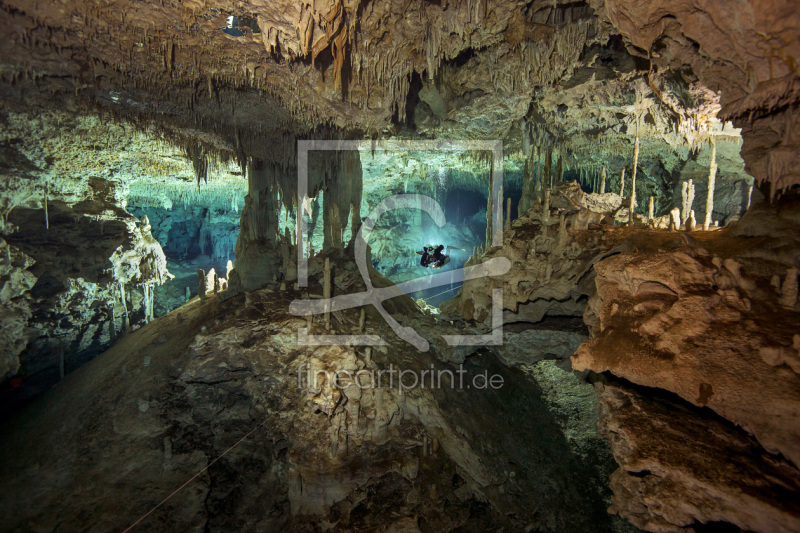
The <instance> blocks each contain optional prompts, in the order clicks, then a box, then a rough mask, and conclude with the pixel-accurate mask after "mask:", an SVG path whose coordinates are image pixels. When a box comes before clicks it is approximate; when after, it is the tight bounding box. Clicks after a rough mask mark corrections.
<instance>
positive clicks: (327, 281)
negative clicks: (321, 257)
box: [322, 257, 331, 329]
mask: <svg viewBox="0 0 800 533" xmlns="http://www.w3.org/2000/svg"><path fill="white" fill-rule="evenodd" d="M322 276H323V277H322V297H323V298H324V299H325V329H330V327H331V306H330V303H329V302H330V298H331V260H330V259H329V258H327V257H326V258H325V267H324V270H323V272H322Z"/></svg>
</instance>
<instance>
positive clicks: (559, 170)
mask: <svg viewBox="0 0 800 533" xmlns="http://www.w3.org/2000/svg"><path fill="white" fill-rule="evenodd" d="M556 179H557V180H558V183H561V182H563V181H564V162H563V160H562V158H561V154H558V163H556Z"/></svg>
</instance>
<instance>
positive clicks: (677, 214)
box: [669, 207, 681, 231]
mask: <svg viewBox="0 0 800 533" xmlns="http://www.w3.org/2000/svg"><path fill="white" fill-rule="evenodd" d="M680 227H681V210H680V209H679V208H677V207H673V208H672V211H670V212H669V230H670V231H675V230H677V229H678V228H680Z"/></svg>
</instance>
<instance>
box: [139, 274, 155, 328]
mask: <svg viewBox="0 0 800 533" xmlns="http://www.w3.org/2000/svg"><path fill="white" fill-rule="evenodd" d="M142 295H143V297H144V322H145V324H149V323H150V321H151V320H153V318H154V315H153V298H154V295H153V285H152V284H151V283H145V284H144V285H142Z"/></svg>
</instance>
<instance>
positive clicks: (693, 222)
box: [686, 209, 697, 231]
mask: <svg viewBox="0 0 800 533" xmlns="http://www.w3.org/2000/svg"><path fill="white" fill-rule="evenodd" d="M696 227H697V219H696V218H695V217H694V209H692V210H691V211H689V218H687V219H686V230H687V231H694V230H695V228H696Z"/></svg>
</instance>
